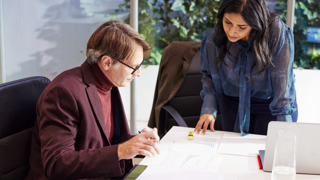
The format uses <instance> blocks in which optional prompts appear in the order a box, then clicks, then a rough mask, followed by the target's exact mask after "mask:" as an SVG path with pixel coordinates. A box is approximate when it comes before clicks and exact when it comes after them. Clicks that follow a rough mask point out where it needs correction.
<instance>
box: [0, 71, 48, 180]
mask: <svg viewBox="0 0 320 180" xmlns="http://www.w3.org/2000/svg"><path fill="white" fill-rule="evenodd" d="M49 83H50V80H49V79H47V78H45V77H29V78H24V79H20V80H16V81H11V82H8V83H4V84H0V180H7V179H14V180H19V179H24V178H25V177H26V176H27V175H28V172H29V156H30V148H31V135H32V129H33V126H34V123H35V120H36V117H37V115H36V104H37V101H38V98H39V96H40V95H41V93H42V91H43V90H44V89H45V88H46V86H47V85H48V84H49Z"/></svg>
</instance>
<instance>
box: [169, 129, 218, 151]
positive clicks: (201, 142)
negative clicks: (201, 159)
mask: <svg viewBox="0 0 320 180" xmlns="http://www.w3.org/2000/svg"><path fill="white" fill-rule="evenodd" d="M221 136H222V134H221V133H216V134H214V135H213V133H211V134H210V135H200V134H194V135H193V140H188V135H187V134H186V133H180V132H179V133H176V135H175V138H174V141H173V142H172V144H171V146H170V149H169V150H170V151H177V152H186V153H199V154H211V155H213V154H215V153H216V151H217V149H218V144H219V141H220V138H221Z"/></svg>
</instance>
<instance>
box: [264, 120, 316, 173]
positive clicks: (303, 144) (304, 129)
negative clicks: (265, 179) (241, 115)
mask: <svg viewBox="0 0 320 180" xmlns="http://www.w3.org/2000/svg"><path fill="white" fill-rule="evenodd" d="M281 130H283V131H292V132H296V133H297V157H296V172H297V173H302V174H320V123H319V124H316V123H294V122H278V121H271V122H270V123H269V125H268V132H267V143H266V149H265V152H263V151H260V156H263V154H264V157H261V160H263V162H262V164H263V170H264V171H272V166H273V154H274V148H275V144H276V139H277V133H278V131H281Z"/></svg>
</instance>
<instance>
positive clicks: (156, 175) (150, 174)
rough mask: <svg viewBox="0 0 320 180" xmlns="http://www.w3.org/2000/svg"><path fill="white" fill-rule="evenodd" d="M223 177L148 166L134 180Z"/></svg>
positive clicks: (186, 179)
mask: <svg viewBox="0 0 320 180" xmlns="http://www.w3.org/2000/svg"><path fill="white" fill-rule="evenodd" d="M221 177H223V175H221V174H217V173H212V172H199V171H195V170H189V171H186V170H182V169H172V168H159V167H158V166H154V165H152V166H148V167H147V169H146V170H144V171H143V173H142V174H140V176H139V177H138V178H137V179H136V180H150V179H152V180H177V179H183V180H196V179H221Z"/></svg>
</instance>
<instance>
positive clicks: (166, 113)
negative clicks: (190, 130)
mask: <svg viewBox="0 0 320 180" xmlns="http://www.w3.org/2000/svg"><path fill="white" fill-rule="evenodd" d="M187 43H190V42H174V43H172V44H170V45H169V46H168V47H167V48H166V49H165V51H164V53H163V56H162V59H166V58H169V60H165V61H164V62H162V61H161V64H160V67H159V71H160V72H159V75H158V81H161V78H164V77H162V76H168V74H165V75H162V74H160V73H161V72H164V71H165V70H164V68H167V67H168V68H172V64H170V63H177V61H185V62H182V63H184V65H185V63H186V61H188V60H187V57H188V56H186V55H184V57H183V58H177V57H176V56H175V55H174V53H165V52H172V51H179V50H178V49H179V48H180V47H183V46H186V44H187ZM192 43H193V45H192V46H193V47H192V48H191V49H188V48H187V51H186V53H187V54H189V53H192V51H193V53H192V57H191V59H192V60H191V62H190V66H189V67H188V70H187V71H186V74H183V75H181V72H179V73H172V74H178V75H179V76H183V77H184V79H183V82H182V84H181V86H180V87H178V90H177V91H176V93H175V94H174V95H173V96H172V98H171V99H168V100H167V101H166V103H162V104H163V106H162V107H161V110H160V114H159V116H160V117H159V126H158V127H157V128H158V134H159V136H160V137H162V136H164V135H165V134H166V133H167V132H168V131H169V130H170V129H171V127H172V126H183V127H195V126H196V125H197V122H198V120H199V118H200V113H201V107H202V102H203V101H202V98H201V96H200V91H201V90H202V82H201V78H202V73H201V72H200V71H201V63H200V42H192ZM170 49H171V50H170ZM182 54H184V53H182ZM165 56H172V59H170V57H165ZM178 63H179V62H178ZM169 64H170V65H169ZM184 65H183V67H184ZM181 69H183V68H179V69H178V68H177V69H176V71H182V70H181ZM169 74H170V73H169ZM165 78H166V79H169V78H172V79H176V78H177V77H165ZM162 81H164V80H162ZM157 85H159V87H156V92H155V96H154V105H153V107H152V108H157V105H158V104H157V102H156V101H161V98H162V97H161V96H162V94H161V89H166V88H167V87H165V85H166V83H161V82H160V84H158V82H157ZM157 88H158V89H157ZM162 99H163V98H162ZM217 105H219V103H217ZM152 111H154V109H152ZM154 114H156V113H153V112H152V113H151V116H150V120H151V118H152V116H153V115H154ZM150 120H149V126H150ZM214 128H215V130H222V124H221V115H220V110H219V107H218V114H217V117H216V121H215V125H214Z"/></svg>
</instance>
